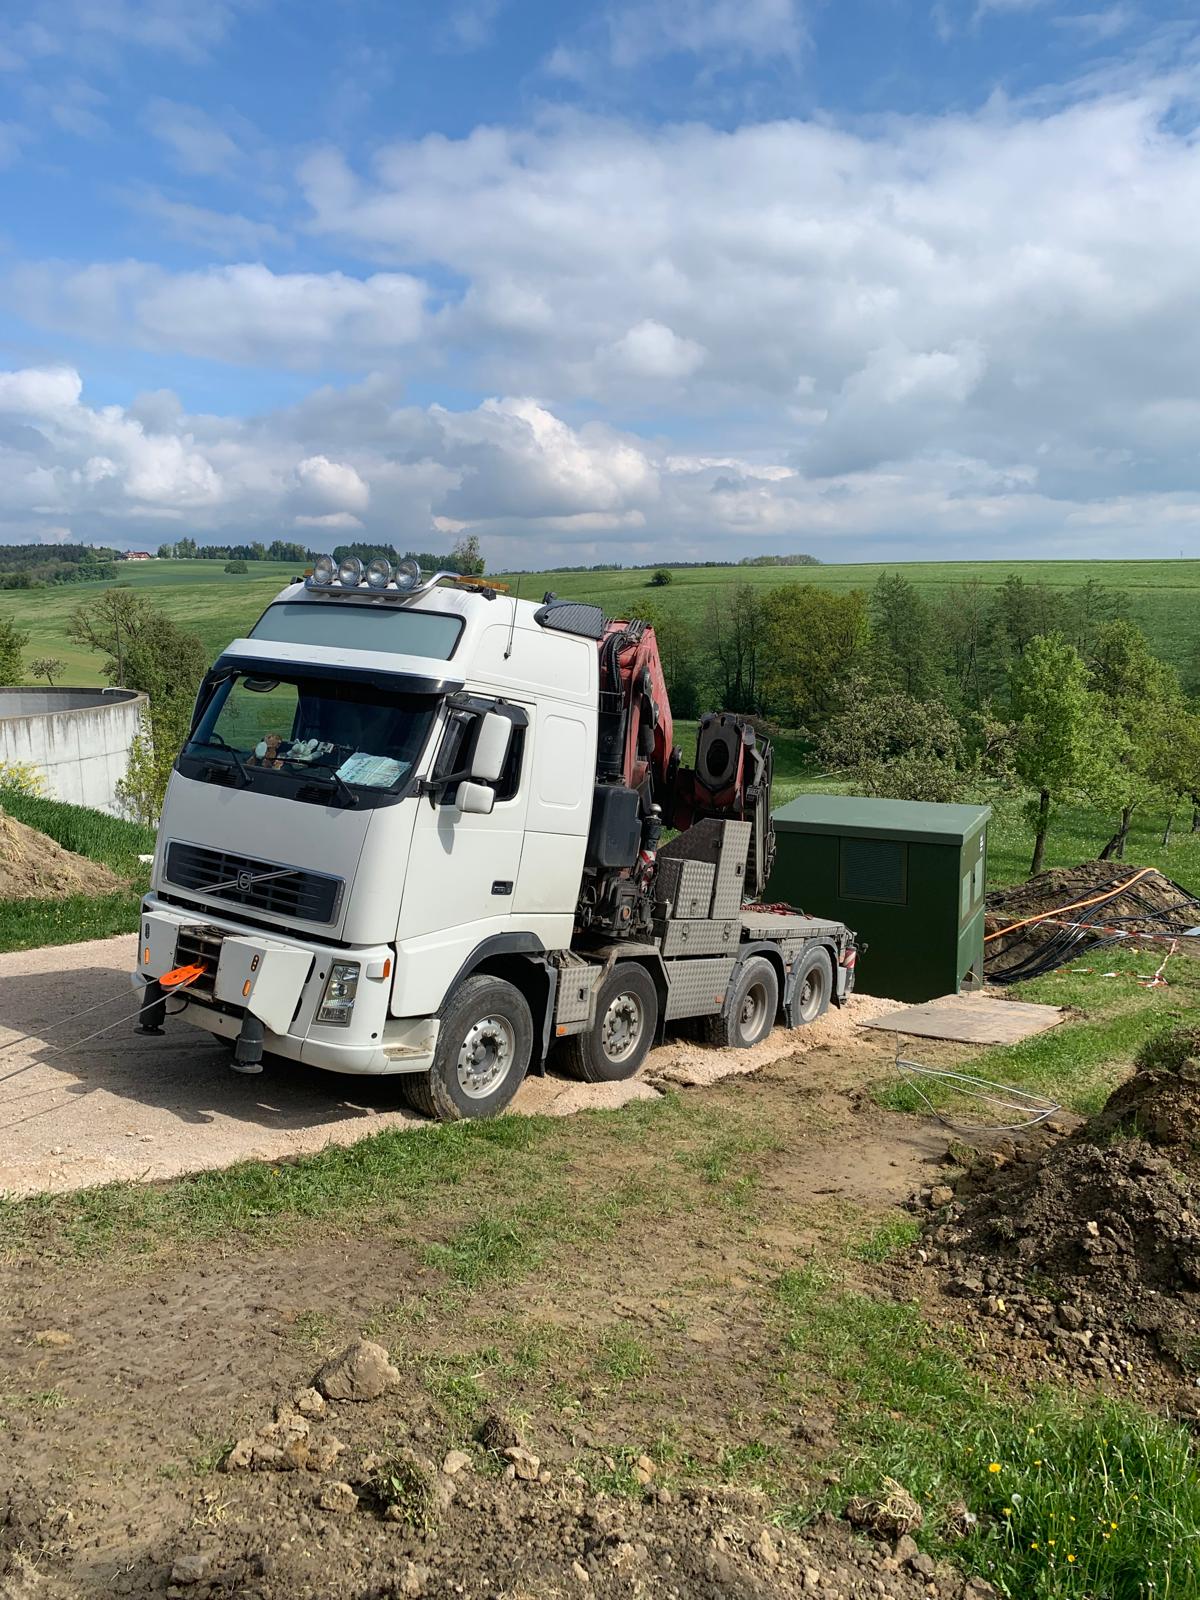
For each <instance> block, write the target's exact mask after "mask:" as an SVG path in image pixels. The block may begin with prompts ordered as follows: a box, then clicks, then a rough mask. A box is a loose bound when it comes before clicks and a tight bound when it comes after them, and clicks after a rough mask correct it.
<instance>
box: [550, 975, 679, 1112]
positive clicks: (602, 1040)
mask: <svg viewBox="0 0 1200 1600" xmlns="http://www.w3.org/2000/svg"><path fill="white" fill-rule="evenodd" d="M657 1027H658V990H657V989H656V988H655V987H654V979H653V978H652V977H651V976H650V974H649V973H648V972H647V971H646V969H645V967H640V966H639V965H638V964H637V962H636V961H618V962H617V964H616V966H615V967H614V968H613V969H612V971H611V972H610V973H609V975H608V977H607V978H605V980H604V982H603V983H602V984H601V985H600V992H599V994H598V995H597V996H596V1021H595V1025H594V1026H593V1027H592V1028H590V1029H589V1030H588V1032H587V1033H577V1034H574V1035H573V1036H572V1037H571V1038H569V1039H564V1040H563V1046H562V1054H561V1056H560V1060H561V1063H562V1065H563V1067H564V1068H565V1069H566V1071H568V1072H569V1073H570V1074H571V1076H572V1077H574V1078H582V1079H583V1081H584V1083H618V1082H620V1080H621V1079H623V1078H632V1077H633V1075H634V1073H635V1072H636V1071H637V1070H638V1068H639V1067H640V1066H641V1064H642V1062H643V1061H644V1060H645V1059H646V1052H647V1051H648V1050H649V1048H650V1046H651V1044H652V1043H653V1042H654V1030H655V1029H656V1028H657Z"/></svg>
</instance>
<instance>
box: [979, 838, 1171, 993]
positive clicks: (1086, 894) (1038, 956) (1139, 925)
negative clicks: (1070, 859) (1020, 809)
mask: <svg viewBox="0 0 1200 1600" xmlns="http://www.w3.org/2000/svg"><path fill="white" fill-rule="evenodd" d="M1085 901H1088V902H1091V903H1090V904H1082V903H1081V902H1085ZM1068 907H1070V908H1072V909H1069V910H1068V909H1066V908H1068ZM1048 914H1049V915H1048ZM1028 918H1044V919H1045V920H1042V921H1037V922H1028V921H1027V920H1026V919H1028ZM1017 923H1021V924H1024V925H1023V926H1020V927H1013V925H1014V924H1017ZM1197 924H1200V903H1198V902H1197V900H1196V897H1195V896H1193V895H1192V894H1191V892H1190V891H1189V890H1187V889H1185V888H1183V887H1182V885H1180V884H1178V883H1174V882H1173V881H1172V880H1171V879H1170V878H1168V877H1166V876H1164V874H1163V873H1161V872H1159V871H1158V869H1157V868H1156V867H1148V868H1144V867H1138V866H1133V865H1130V864H1128V863H1127V862H1115V861H1084V862H1082V863H1081V864H1080V865H1079V866H1077V867H1055V868H1053V869H1052V870H1051V871H1049V872H1040V873H1039V874H1038V875H1037V877H1036V878H1030V879H1029V880H1028V882H1026V883H1022V884H1018V885H1017V886H1016V887H1015V888H1013V889H1000V890H997V891H995V892H994V893H992V894H990V895H988V897H987V913H986V917H985V930H986V933H987V934H988V935H989V940H988V946H987V975H988V977H989V978H990V979H991V980H992V981H993V982H1014V981H1016V980H1017V979H1019V978H1022V977H1029V976H1033V975H1034V973H1035V972H1036V971H1037V970H1039V969H1044V970H1049V969H1050V968H1052V967H1054V966H1056V965H1060V964H1061V963H1062V962H1064V961H1069V960H1072V959H1073V958H1074V957H1075V956H1077V955H1079V954H1080V953H1081V952H1083V951H1084V950H1088V949H1096V948H1098V947H1100V946H1103V945H1109V944H1115V943H1118V942H1124V941H1125V940H1127V939H1130V938H1133V937H1136V936H1137V935H1139V934H1153V935H1159V936H1162V935H1167V936H1170V935H1173V934H1181V933H1186V932H1187V930H1188V929H1189V928H1194V927H1196V926H1197ZM1009 927H1013V931H1012V933H1010V934H1005V933H1004V932H1003V930H1004V929H1006V928H1009Z"/></svg>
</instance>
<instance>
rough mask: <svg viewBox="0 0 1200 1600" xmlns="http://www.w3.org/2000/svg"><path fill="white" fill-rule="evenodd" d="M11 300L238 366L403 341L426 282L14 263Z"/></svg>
mask: <svg viewBox="0 0 1200 1600" xmlns="http://www.w3.org/2000/svg"><path fill="white" fill-rule="evenodd" d="M10 290H11V294H12V296H13V298H14V300H15V301H16V302H17V303H18V304H19V305H20V306H21V307H22V309H23V310H24V311H25V312H26V314H27V315H29V316H30V317H32V318H33V319H34V320H37V321H41V322H43V323H46V324H49V325H51V326H57V327H63V328H68V329H71V330H75V331H79V332H84V333H86V334H87V335H88V336H89V337H93V338H97V339H117V340H125V339H128V340H131V341H132V342H134V343H137V344H141V345H143V346H146V347H151V348H157V349H170V350H181V351H185V352H186V353H187V354H189V355H196V356H210V357H215V358H216V359H218V360H223V361H233V362H240V363H246V364H254V363H260V362H261V363H269V364H272V365H278V366H284V367H298V368H304V367H311V366H319V365H322V364H328V363H330V362H333V363H334V364H337V365H357V364H359V363H361V362H363V361H372V360H376V359H378V358H379V356H380V355H381V354H383V353H386V352H388V351H396V350H398V349H400V348H402V347H403V346H406V345H408V344H410V343H411V342H412V341H413V340H414V339H416V337H417V336H418V334H419V333H420V331H421V327H422V324H423V317H424V312H423V301H424V293H425V291H424V287H423V285H422V284H421V283H420V282H419V281H418V280H417V279H416V278H413V277H410V276H408V275H407V274H405V273H395V272H385V273H377V274H376V275H375V276H374V277H370V278H365V279H363V278H352V277H348V276H346V275H345V274H343V273H340V272H328V273H312V272H292V273H275V272H272V271H271V270H270V269H269V268H267V267H265V266H262V265H260V264H257V263H239V264H237V265H234V266H228V267H209V268H206V269H205V270H203V271H200V272H184V273H177V274H172V273H169V272H166V271H164V270H163V269H162V268H160V267H155V266H150V265H148V264H147V263H144V262H138V261H125V262H114V263H100V264H97V265H95V266H91V267H84V268H81V269H79V270H72V269H65V270H64V269H60V268H56V267H54V266H48V267H24V268H20V269H18V270H17V271H16V272H15V273H14V274H13V277H12V279H11V280H10Z"/></svg>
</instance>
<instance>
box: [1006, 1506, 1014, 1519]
mask: <svg viewBox="0 0 1200 1600" xmlns="http://www.w3.org/2000/svg"><path fill="white" fill-rule="evenodd" d="M1004 1515H1005V1516H1006V1517H1011V1516H1012V1507H1011V1506H1005V1508H1004Z"/></svg>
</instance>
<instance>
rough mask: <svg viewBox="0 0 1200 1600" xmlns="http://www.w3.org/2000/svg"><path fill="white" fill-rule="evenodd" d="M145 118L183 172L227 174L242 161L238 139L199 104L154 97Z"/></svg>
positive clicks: (207, 174)
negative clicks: (190, 104)
mask: <svg viewBox="0 0 1200 1600" xmlns="http://www.w3.org/2000/svg"><path fill="white" fill-rule="evenodd" d="M145 121H146V126H147V128H148V129H149V130H150V132H151V134H153V136H154V137H155V138H156V139H158V140H159V141H160V142H161V143H162V144H164V145H166V147H167V149H168V151H169V152H170V154H171V157H172V159H173V160H174V162H175V164H176V166H177V167H179V169H180V171H182V172H187V173H191V174H192V175H193V176H196V177H214V176H220V175H221V174H228V173H229V172H230V171H231V169H232V168H234V167H235V166H236V165H237V164H238V163H239V162H240V160H241V154H242V153H241V150H240V148H239V146H238V144H237V141H236V140H235V139H234V138H233V137H232V136H231V135H230V133H229V132H228V130H227V129H226V128H224V127H222V126H221V124H220V123H219V122H217V121H216V119H215V118H213V117H211V116H209V114H208V112H207V111H201V110H200V108H199V107H198V106H188V105H181V104H179V103H178V102H177V101H174V100H152V101H151V102H150V104H149V105H148V106H147V107H146V113H145Z"/></svg>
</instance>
